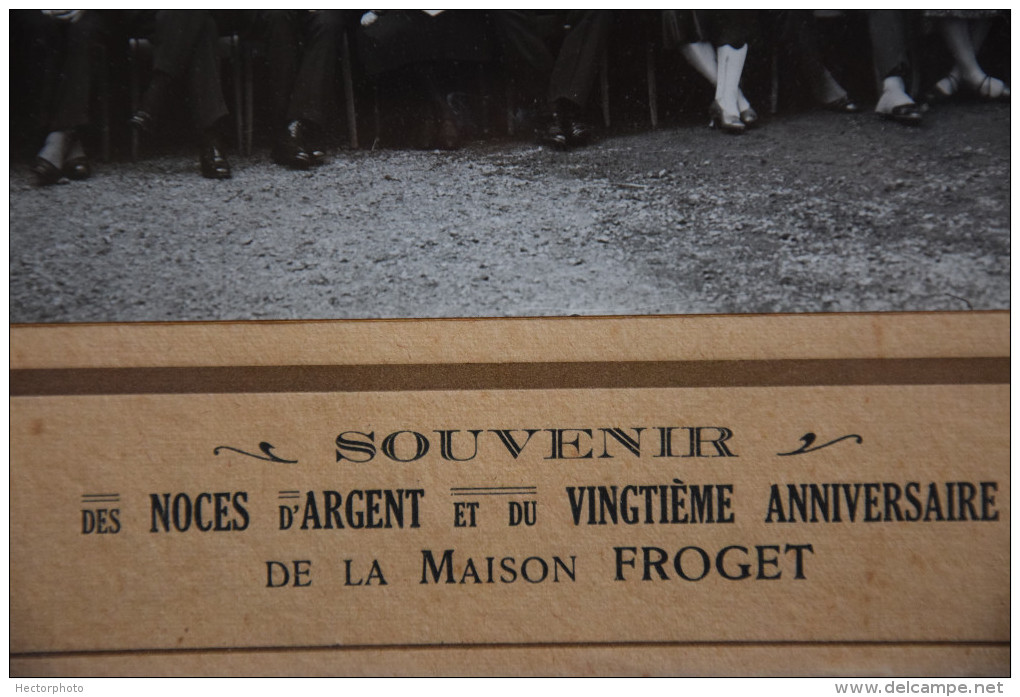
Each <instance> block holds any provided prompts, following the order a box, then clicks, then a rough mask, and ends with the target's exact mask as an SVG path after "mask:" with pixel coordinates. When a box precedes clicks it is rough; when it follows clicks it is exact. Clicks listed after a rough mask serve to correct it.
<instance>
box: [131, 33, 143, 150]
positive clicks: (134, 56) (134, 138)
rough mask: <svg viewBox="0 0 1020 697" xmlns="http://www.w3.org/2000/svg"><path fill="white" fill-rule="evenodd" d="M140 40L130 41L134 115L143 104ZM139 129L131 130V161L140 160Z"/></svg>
mask: <svg viewBox="0 0 1020 697" xmlns="http://www.w3.org/2000/svg"><path fill="white" fill-rule="evenodd" d="M138 62H139V56H138V39H129V40H128V73H129V78H128V80H129V82H130V84H131V88H130V91H131V113H132V114H134V113H135V112H136V111H138V105H139V103H140V102H141V99H142V97H141V87H140V86H139V84H138V83H139V81H140V78H139V76H138ZM138 145H139V143H138V129H137V128H132V129H131V159H132V160H137V159H138Z"/></svg>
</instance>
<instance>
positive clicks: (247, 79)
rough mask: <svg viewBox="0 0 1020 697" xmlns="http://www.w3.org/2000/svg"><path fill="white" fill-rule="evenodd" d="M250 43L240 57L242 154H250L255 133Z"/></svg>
mask: <svg viewBox="0 0 1020 697" xmlns="http://www.w3.org/2000/svg"><path fill="white" fill-rule="evenodd" d="M252 51H253V49H252V47H251V45H245V46H244V48H243V50H242V52H241V59H242V60H243V61H244V64H243V66H242V73H243V75H244V154H245V155H251V153H252V141H253V140H254V133H255V85H254V82H255V78H254V76H253V71H254V56H253V55H252Z"/></svg>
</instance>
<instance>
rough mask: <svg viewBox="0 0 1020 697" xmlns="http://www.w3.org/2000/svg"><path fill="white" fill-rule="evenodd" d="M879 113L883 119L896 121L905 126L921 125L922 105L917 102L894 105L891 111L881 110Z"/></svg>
mask: <svg viewBox="0 0 1020 697" xmlns="http://www.w3.org/2000/svg"><path fill="white" fill-rule="evenodd" d="M877 113H878V115H879V116H881V117H882V118H883V119H888V120H890V121H895V122H896V123H900V124H903V125H904V126H920V125H921V107H919V106H918V105H917V104H900V105H899V106H894V107H893V108H892V109H890V110H889V111H879V112H877Z"/></svg>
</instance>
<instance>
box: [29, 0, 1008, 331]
mask: <svg viewBox="0 0 1020 697" xmlns="http://www.w3.org/2000/svg"><path fill="white" fill-rule="evenodd" d="M9 25H10V39H11V73H10V76H11V88H10V89H11V92H10V95H11V162H10V184H9V186H10V298H11V300H10V318H11V321H12V322H14V323H67V322H135V321H205V320H252V319H274V320H276V319H280V320H282V319H299V318H300V319H350V318H426V317H479V316H486V317H494V316H495V317H502V316H562V315H584V316H600V315H629V314H641V315H644V314H687V313H694V314H700V313H777V312H845V311H940V310H959V311H967V310H987V309H1005V308H1008V307H1009V261H1010V257H1009V253H1010V245H1009V213H1010V210H1009V191H1010V137H1009V134H1010V87H1009V83H1010V74H1009V70H1010V43H1011V41H1010V40H1011V16H1010V13H1009V11H984V10H961V11H947V10H932V11H917V10H912V11H902V10H884V11H863V10H847V11H833V10H817V11H812V10H798V11H735V10H712V11H688V10H682V11H681V10H676V11H673V10H665V11H663V10H657V11H608V10H577V9H574V10H562V11H557V10H541V11H516V10H503V11H498V10H493V11H470V10H451V11H438V10H436V11H422V10H404V11H401V10H285V11H243V10H228V11H206V10H166V11H156V10H138V11H131V10H87V11H86V10H42V11H40V10H15V11H10V13H9Z"/></svg>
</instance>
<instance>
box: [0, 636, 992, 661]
mask: <svg viewBox="0 0 1020 697" xmlns="http://www.w3.org/2000/svg"><path fill="white" fill-rule="evenodd" d="M698 646H714V647H735V648H739V647H760V646H771V647H787V648H803V647H808V646H848V647H849V646H870V647H893V646H912V647H951V646H961V647H971V648H1009V646H1010V642H1009V641H996V640H984V641H983V640H976V641H974V640H960V641H953V640H945V639H938V640H924V639H921V640H917V639H902V640H896V639H892V640H882V639H878V640H872V639H848V640H839V639H836V640H825V639H821V640H804V639H786V640H784V639H779V640H771V641H770V640H753V639H752V640H740V639H737V640H733V639H730V640H721V641H720V640H711V639H709V640H705V641H655V640H652V641H522V642H513V641H510V642H484V641H483V642H460V643H458V642H450V643H446V642H443V643H429V642H424V643H420V644H416V643H409V644H311V645H304V646H302V645H296V646H205V647H166V648H138V649H91V650H90V649H82V650H66V651H25V652H12V653H11V654H10V658H11V659H16V658H60V657H73V656H92V657H99V656H130V655H138V654H195V653H197V654H202V653H277V652H297V651H413V650H428V649H497V650H507V649H553V648H559V649H601V648H617V649H668V648H692V647H698Z"/></svg>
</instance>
